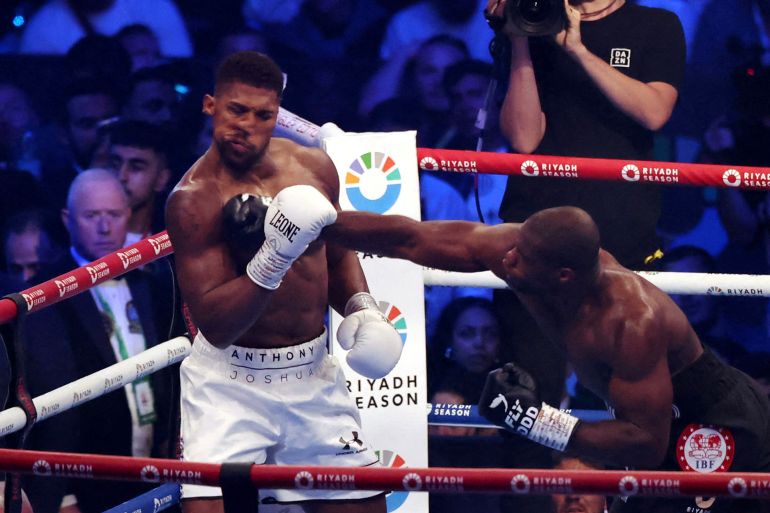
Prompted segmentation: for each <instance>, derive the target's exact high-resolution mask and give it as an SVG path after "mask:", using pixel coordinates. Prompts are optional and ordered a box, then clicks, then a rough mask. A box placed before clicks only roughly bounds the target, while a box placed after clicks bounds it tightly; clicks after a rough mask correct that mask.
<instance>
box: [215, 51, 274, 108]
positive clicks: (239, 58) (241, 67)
mask: <svg viewBox="0 0 770 513" xmlns="http://www.w3.org/2000/svg"><path fill="white" fill-rule="evenodd" d="M233 82H240V83H243V84H246V85H250V86H253V87H258V88H260V89H267V90H269V91H275V92H276V94H277V95H278V97H279V98H280V97H281V93H283V73H282V72H281V68H279V67H278V65H277V64H276V63H275V61H273V59H271V58H270V57H268V56H267V55H265V54H263V53H260V52H254V51H250V50H249V51H243V52H236V53H234V54H231V55H229V56H228V57H227V58H226V59H225V60H224V61H223V62H222V64H221V65H220V66H219V69H218V70H217V77H216V86H215V91H216V90H218V89H219V88H220V87H221V86H222V85H224V84H229V83H233Z"/></svg>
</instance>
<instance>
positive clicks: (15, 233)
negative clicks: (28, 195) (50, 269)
mask: <svg viewBox="0 0 770 513" xmlns="http://www.w3.org/2000/svg"><path fill="white" fill-rule="evenodd" d="M57 231H58V230H57V228H55V227H54V225H53V220H52V219H51V218H50V217H49V216H48V214H47V213H46V212H44V211H42V210H37V209H35V210H22V211H20V212H17V213H16V214H15V215H14V216H12V217H11V218H10V219H8V221H7V222H6V226H5V231H4V236H3V247H4V251H5V265H6V269H7V271H8V274H10V275H11V276H13V277H14V278H17V279H19V280H21V281H23V282H26V283H28V284H33V283H37V281H36V280H35V276H36V275H37V273H38V271H39V270H40V268H41V267H44V266H45V265H48V264H50V263H51V262H53V261H54V260H56V259H57V258H59V256H60V255H61V253H62V246H61V244H60V241H59V237H57V235H58V234H57V233H56V232H57Z"/></svg>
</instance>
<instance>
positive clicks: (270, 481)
mask: <svg viewBox="0 0 770 513" xmlns="http://www.w3.org/2000/svg"><path fill="white" fill-rule="evenodd" d="M276 130H277V135H281V136H289V137H290V138H292V139H294V140H295V141H297V142H300V143H302V144H305V145H318V144H319V141H320V140H321V139H322V138H323V137H325V136H328V135H339V134H340V133H341V131H340V130H339V128H337V127H336V126H335V125H333V124H330V123H327V124H326V125H324V126H323V127H317V126H315V125H313V124H312V123H309V122H307V121H306V120H303V119H302V118H299V117H297V116H295V115H293V114H291V113H289V112H287V111H285V110H283V109H281V114H280V115H279V119H278V125H277V129H276ZM417 161H418V162H419V167H420V169H423V170H430V171H447V172H462V173H494V174H519V175H523V176H528V177H531V178H534V179H536V178H537V177H539V176H564V177H566V178H571V179H591V180H617V181H626V182H632V183H633V182H636V183H649V182H656V183H662V184H675V185H692V186H713V187H730V188H748V189H759V190H770V170H763V169H760V168H754V167H748V166H717V165H694V164H679V163H666V162H643V161H633V162H631V161H621V160H610V159H587V158H571V157H570V158H567V157H548V156H532V155H515V154H497V153H483V152H466V151H454V150H432V149H424V148H418V149H417ZM172 252H173V248H172V245H171V241H170V239H169V236H168V234H167V233H166V232H161V233H158V234H156V235H153V236H151V237H148V238H146V239H144V240H142V241H139V242H137V243H135V244H133V245H131V246H128V247H126V248H123V249H121V250H120V251H117V252H115V253H112V254H110V255H107V256H105V257H103V258H100V259H98V260H96V261H94V262H91V263H89V264H87V265H84V266H82V267H80V268H77V269H74V270H72V271H70V272H68V273H65V274H63V275H61V276H58V277H56V278H54V279H51V280H49V281H46V282H44V283H41V284H38V285H35V286H33V287H30V288H27V289H25V290H23V291H20V292H19V293H17V294H12V295H10V296H7V297H5V298H2V299H0V324H4V323H9V322H13V321H15V320H16V319H17V318H19V317H23V316H25V315H27V314H29V313H34V312H36V311H38V310H40V309H43V308H46V307H47V306H50V305H53V304H55V303H57V302H59V301H64V300H67V299H68V298H71V297H73V296H74V295H76V294H79V293H82V292H85V291H87V290H88V289H89V288H91V287H93V286H95V285H98V284H99V283H102V282H104V281H107V280H110V279H114V278H115V277H117V276H120V275H122V274H125V273H127V272H130V271H132V270H134V269H137V268H139V267H141V266H144V265H147V264H149V263H151V262H153V261H155V260H157V259H160V258H164V257H166V256H168V255H170V254H172ZM422 274H423V278H424V283H425V285H441V286H463V287H465V286H469V287H485V288H505V287H506V285H505V283H504V282H503V281H502V280H500V279H499V278H497V277H495V276H494V275H492V273H489V272H485V273H452V272H446V271H440V270H436V269H429V268H423V269H422ZM639 274H640V275H642V276H643V277H644V278H646V279H648V280H649V281H651V282H652V283H653V284H655V285H656V286H658V287H659V288H661V289H662V290H664V291H666V292H668V293H675V294H699V295H727V296H754V297H770V276H764V275H739V274H706V273H664V272H659V273H656V272H640V273H639ZM190 348H191V345H190V341H189V339H188V338H187V337H176V338H173V339H171V340H168V341H166V342H163V343H161V344H159V345H157V346H154V347H152V348H150V349H148V350H146V351H145V352H143V353H141V354H139V355H136V356H134V357H131V358H128V359H126V360H123V361H121V362H119V363H117V364H115V365H113V366H110V367H108V368H106V369H103V370H102V371H100V372H97V373H95V374H92V375H90V376H86V377H84V378H81V379H79V380H76V381H74V382H72V383H69V384H67V385H65V386H63V387H60V388H58V389H56V390H53V391H51V392H48V393H46V394H43V395H41V396H39V397H36V398H34V399H32V398H30V399H29V400H28V401H21V402H22V403H25V404H19V405H17V406H12V407H10V408H8V409H6V410H4V411H1V412H0V436H8V435H11V434H14V433H18V432H23V431H25V430H29V429H30V428H31V427H32V426H33V425H34V423H35V422H39V421H42V420H45V419H47V418H50V417H52V416H54V415H57V414H59V413H61V412H63V411H66V410H68V409H70V408H74V407H77V406H79V405H81V404H83V403H84V402H86V401H90V400H93V399H95V398H97V397H100V396H101V395H104V394H106V393H109V392H111V391H113V390H116V389H118V388H121V387H123V386H125V385H126V384H128V383H131V382H132V381H134V380H136V379H140V378H142V377H145V376H147V375H149V374H151V373H153V372H157V371H159V370H161V369H163V368H165V367H168V366H170V365H173V364H175V363H178V362H180V361H181V360H183V359H184V358H185V357H186V356H187V355H188V354H189V353H190ZM11 349H13V348H11ZM21 385H22V386H23V383H22V384H21ZM428 406H429V411H428V415H429V422H431V423H433V424H441V425H460V426H462V425H465V426H478V427H491V426H490V425H489V424H488V423H487V422H486V421H485V420H483V419H482V418H480V417H479V416H478V415H477V414H476V411H475V407H470V408H467V410H466V412H464V413H463V414H461V415H459V416H458V415H457V414H456V413H448V412H449V411H450V410H451V408H444V407H443V405H440V404H434V405H430V404H429V405H428ZM573 414H575V415H576V416H578V417H580V418H583V419H586V420H598V419H602V418H606V413H603V412H590V411H576V412H573ZM0 471H5V472H10V473H14V474H27V475H34V476H42V477H62V476H67V477H75V478H82V479H116V480H125V481H142V482H146V483H156V484H158V485H161V486H159V487H158V488H156V489H155V490H152V491H151V492H148V493H147V494H144V495H142V496H140V497H137V498H136V499H134V500H132V501H129V503H125V504H123V505H120V506H117V507H116V508H115V509H113V510H110V511H115V512H117V511H136V510H142V511H145V508H152V510H153V511H161V510H163V509H166V508H168V507H170V506H171V505H173V504H176V503H177V502H178V501H179V490H178V486H177V485H178V484H179V483H190V484H203V485H211V486H223V488H224V490H225V494H227V490H228V487H230V486H233V485H234V484H237V485H239V486H245V485H247V484H250V485H252V486H255V487H258V488H259V487H271V488H299V489H317V490H324V489H350V490H391V491H405V492H436V493H484V492H486V493H510V494H517V495H550V494H554V493H580V494H583V493H585V494H602V495H615V496H618V495H619V496H622V497H629V496H646V497H690V496H692V497H697V496H725V497H737V498H755V499H763V498H764V499H768V498H770V473H748V472H743V473H742V472H721V473H713V474H699V473H684V472H662V471H646V472H645V471H599V470H596V471H566V470H533V469H478V468H440V467H424V468H421V467H406V466H405V467H401V468H393V467H391V468H350V467H316V466H286V467H283V466H281V467H279V466H261V465H251V464H213V463H199V462H190V461H179V460H164V459H154V458H131V457H117V456H104V455H91V454H68V453H53V452H39V451H27V450H20V449H0ZM11 506H12V507H13V505H12V504H11ZM9 511H12V509H11V510H9ZM147 511H149V509H147Z"/></svg>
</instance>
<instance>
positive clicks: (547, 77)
mask: <svg viewBox="0 0 770 513" xmlns="http://www.w3.org/2000/svg"><path fill="white" fill-rule="evenodd" d="M508 3H510V4H511V5H510V6H508V5H507V4H508ZM528 3H529V4H533V2H532V0H510V1H509V2H506V0H490V1H489V4H488V6H487V16H488V17H492V19H494V18H502V17H504V16H505V18H506V20H505V23H504V25H503V26H502V29H501V30H502V32H503V33H504V34H505V35H506V36H507V38H508V40H509V41H510V44H511V58H510V72H509V85H508V90H507V93H506V96H505V100H504V102H503V106H502V111H501V113H500V126H501V130H502V132H503V134H505V136H506V137H507V138H508V141H509V142H510V143H511V146H512V147H513V149H514V151H516V152H520V153H540V154H544V155H565V156H578V157H600V158H619V159H646V160H650V159H651V158H652V148H653V132H654V131H655V130H658V129H659V128H661V127H662V126H663V125H664V124H665V123H666V121H667V120H668V119H669V117H670V116H671V112H672V110H673V108H674V104H675V102H676V99H677V88H678V86H679V83H680V82H681V80H682V77H683V73H684V60H685V48H684V35H683V32H682V27H681V24H680V23H679V20H678V18H677V17H676V16H675V15H674V14H673V13H671V12H669V11H665V10H662V9H652V8H646V7H640V6H637V5H635V4H631V3H628V2H627V0H585V1H580V0H572V2H571V3H567V2H566V1H565V4H564V9H565V10H566V13H565V14H564V16H565V17H566V19H565V20H564V24H565V28H564V29H563V30H561V31H560V32H558V33H557V34H556V35H554V36H550V35H546V36H542V37H530V38H528V37H524V36H521V35H517V34H520V33H522V31H521V29H520V28H517V25H521V24H520V23H517V19H516V16H517V15H518V14H517V13H518V12H519V11H521V12H524V13H526V9H527V8H528V7H527V4H528ZM538 4H539V7H538V8H539V9H544V8H546V7H547V6H548V2H543V1H540V2H538ZM513 7H518V9H515V8H513ZM552 7H553V8H554V9H557V8H558V9H560V8H561V6H560V5H558V4H554V5H553V6H552ZM530 9H531V8H530ZM567 204H571V205H575V206H579V207H581V208H583V209H585V210H587V211H588V212H589V213H590V214H591V216H592V217H593V218H594V219H595V220H596V222H597V223H598V225H599V229H600V230H601V233H602V236H603V237H605V234H606V237H608V238H606V237H605V240H603V241H602V244H603V245H604V246H605V247H607V248H608V250H609V251H611V252H613V254H615V255H616V256H617V257H618V259H619V260H620V261H621V263H622V264H623V265H626V266H628V267H631V268H639V267H640V266H641V265H642V264H643V263H644V259H645V257H646V256H648V255H650V254H651V253H652V252H654V251H655V250H656V249H657V244H658V241H657V237H656V236H655V225H656V223H657V220H658V212H659V210H660V194H659V191H658V189H657V187H640V186H639V184H622V183H612V184H610V183H606V182H605V183H599V182H597V183H591V182H586V181H580V182H577V183H575V182H572V181H565V180H564V179H559V178H554V179H553V180H546V181H542V180H541V179H538V180H530V179H528V178H527V177H510V178H509V180H508V187H507V190H506V195H505V197H504V199H503V203H502V206H501V209H500V210H501V217H502V218H503V219H504V220H506V221H516V222H518V221H523V220H524V219H526V218H527V216H529V215H530V214H532V213H534V212H536V211H538V210H540V209H543V208H548V207H553V206H558V205H567Z"/></svg>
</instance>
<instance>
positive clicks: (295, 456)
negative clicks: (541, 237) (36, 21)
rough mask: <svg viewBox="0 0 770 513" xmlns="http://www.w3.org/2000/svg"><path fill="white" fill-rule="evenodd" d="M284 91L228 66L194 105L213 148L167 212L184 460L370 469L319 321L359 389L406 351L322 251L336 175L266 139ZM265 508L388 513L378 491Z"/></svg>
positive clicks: (339, 253) (299, 151)
mask: <svg viewBox="0 0 770 513" xmlns="http://www.w3.org/2000/svg"><path fill="white" fill-rule="evenodd" d="M282 89H283V76H282V74H281V71H280V69H279V68H278V66H277V65H276V64H275V63H274V62H273V61H272V60H270V59H269V58H268V57H266V56H265V55H262V54H259V53H256V52H240V53H236V54H233V55H232V56H230V57H229V58H228V59H226V60H225V61H224V63H223V64H222V65H221V67H220V68H219V70H218V73H217V80H216V85H215V89H214V95H207V96H205V98H204V100H203V110H204V112H205V113H206V114H208V115H210V116H212V117H213V130H214V134H213V142H212V145H211V147H210V148H209V149H208V150H207V151H206V153H205V154H204V155H203V156H202V157H201V158H200V159H199V160H198V161H197V162H196V163H195V164H193V166H192V167H191V168H190V170H189V171H188V172H187V173H186V174H185V175H184V177H183V178H182V179H181V181H180V182H179V184H178V185H177V186H176V188H175V189H174V191H173V192H172V194H171V196H170V197H169V200H168V204H167V206H166V223H167V228H168V233H169V235H170V237H171V240H172V243H173V245H174V253H175V263H176V269H177V273H178V276H179V286H180V289H181V292H182V296H183V298H184V300H185V302H186V304H187V306H188V308H189V310H190V314H191V317H192V320H193V322H194V323H195V325H196V326H197V327H198V329H199V333H198V335H197V336H196V338H195V341H194V344H193V352H192V354H191V355H190V356H189V357H188V358H187V359H186V360H185V361H184V363H183V364H182V368H181V383H182V385H181V396H182V398H181V399H182V409H181V411H182V439H183V457H184V458H185V459H188V460H190V461H207V462H255V463H267V464H283V465H288V464H309V465H333V466H369V465H376V464H378V457H377V455H376V453H375V451H374V449H373V448H372V447H371V446H370V445H369V444H368V439H367V437H366V435H365V432H364V431H363V430H362V429H361V422H360V418H359V415H358V410H357V409H356V407H355V404H354V403H353V401H352V399H351V398H350V397H349V395H348V392H347V389H346V383H345V377H344V376H343V374H342V371H341V369H340V367H339V366H338V364H337V362H336V360H335V359H334V358H333V357H331V356H329V355H328V354H327V350H326V330H325V328H324V315H325V312H326V311H327V307H328V306H329V305H331V306H332V307H333V308H335V310H337V311H338V312H340V313H343V314H344V315H345V316H346V317H345V319H344V321H343V322H342V324H341V326H340V329H339V331H338V333H337V338H338V340H339V342H340V344H341V345H342V347H343V348H345V349H349V351H348V353H347V357H346V358H347V361H348V363H349V365H350V366H351V368H353V369H354V370H355V371H357V372H359V373H361V374H363V375H364V376H367V377H370V378H379V377H383V376H385V375H386V374H388V372H390V370H391V369H393V367H394V366H395V365H396V363H397V362H398V359H399V357H400V354H401V348H402V342H401V339H400V337H399V335H398V333H397V332H396V331H395V329H394V328H393V327H392V326H391V325H390V323H388V321H387V319H386V318H385V317H384V316H383V315H382V313H381V312H380V311H379V310H378V308H377V304H376V301H375V300H374V298H372V297H371V296H370V295H369V293H368V289H367V284H366V280H365V277H364V275H363V272H362V270H361V267H360V265H359V263H358V259H357V257H356V255H355V253H353V252H352V251H349V250H343V249H341V248H340V247H337V246H335V245H332V244H326V243H325V242H323V241H319V240H316V237H317V236H318V234H319V233H320V231H321V229H322V228H323V227H324V226H326V225H327V224H329V223H333V222H334V220H335V219H336V215H337V210H339V205H338V202H337V198H338V195H339V181H338V178H337V172H336V170H335V168H334V164H333V163H332V162H331V160H330V159H329V158H328V157H327V156H326V155H325V154H324V153H323V152H322V151H320V150H318V149H307V148H303V147H301V146H299V145H297V144H295V143H293V142H291V141H288V140H285V139H278V138H273V137H272V132H273V128H274V127H275V123H276V119H277V115H278V108H279V104H280V98H281V93H282ZM268 204H269V206H268ZM263 226H264V231H262V227H263ZM182 493H183V510H184V511H185V513H199V512H203V511H206V512H221V511H223V509H224V506H223V501H222V492H221V490H220V489H219V488H212V487H204V486H195V485H184V486H183V490H182ZM260 501H261V503H262V504H267V503H292V502H302V503H303V507H304V508H305V510H306V511H313V512H320V513H325V512H331V511H334V512H343V513H369V512H372V513H374V512H376V513H385V511H386V507H385V499H384V494H383V493H382V492H376V491H356V490H328V491H318V490H260ZM308 501H310V502H308Z"/></svg>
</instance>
